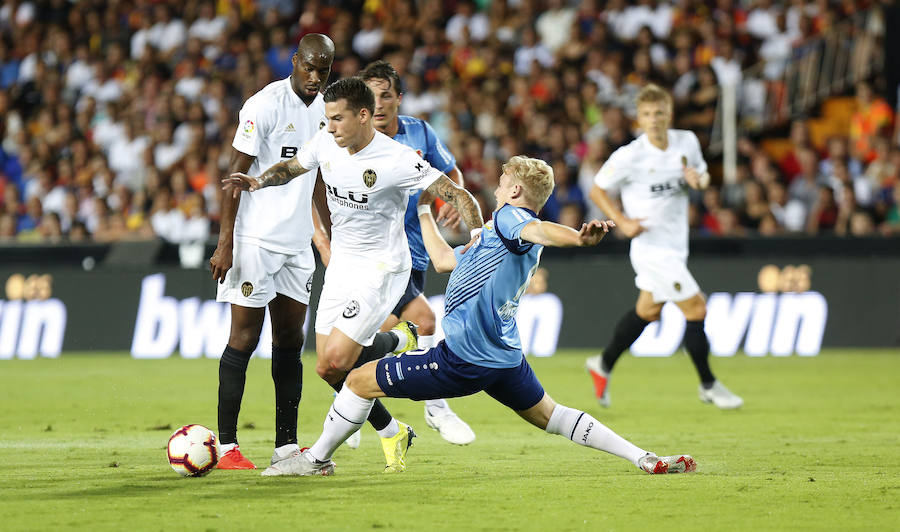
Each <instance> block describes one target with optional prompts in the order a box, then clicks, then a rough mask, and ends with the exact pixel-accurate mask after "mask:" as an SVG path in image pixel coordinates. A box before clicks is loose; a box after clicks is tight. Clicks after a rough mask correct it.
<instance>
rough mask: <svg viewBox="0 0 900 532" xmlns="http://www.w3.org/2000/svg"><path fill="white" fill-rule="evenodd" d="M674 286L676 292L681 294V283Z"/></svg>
mask: <svg viewBox="0 0 900 532" xmlns="http://www.w3.org/2000/svg"><path fill="white" fill-rule="evenodd" d="M673 286H674V287H675V291H676V292H681V283H675V284H674V285H673Z"/></svg>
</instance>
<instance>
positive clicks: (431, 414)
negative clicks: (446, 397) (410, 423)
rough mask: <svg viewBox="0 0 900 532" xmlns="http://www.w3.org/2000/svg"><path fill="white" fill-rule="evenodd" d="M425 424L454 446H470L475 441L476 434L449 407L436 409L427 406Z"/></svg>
mask: <svg viewBox="0 0 900 532" xmlns="http://www.w3.org/2000/svg"><path fill="white" fill-rule="evenodd" d="M425 423H427V424H428V426H429V427H431V428H433V429H434V430H436V431H438V433H439V434H440V435H441V438H444V439H445V440H447V441H448V442H450V443H452V444H455V445H468V444H470V443H472V442H473V441H475V432H474V431H473V430H472V428H471V427H469V425H468V424H467V423H466V422H465V421H463V420H462V419H460V417H459V416H458V415H456V412H454V411H453V410H451V409H450V407H449V406H443V407H435V406H429V405H427V404H426V405H425Z"/></svg>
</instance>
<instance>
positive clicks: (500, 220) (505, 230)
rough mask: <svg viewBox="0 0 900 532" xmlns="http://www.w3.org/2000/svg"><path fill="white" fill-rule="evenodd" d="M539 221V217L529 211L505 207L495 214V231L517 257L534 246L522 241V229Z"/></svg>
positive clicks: (509, 206)
mask: <svg viewBox="0 0 900 532" xmlns="http://www.w3.org/2000/svg"><path fill="white" fill-rule="evenodd" d="M537 219H538V218H537V215H536V214H535V213H533V212H531V211H530V210H528V209H521V208H519V207H513V206H511V205H504V206H503V207H501V208H500V210H498V211H497V212H495V213H494V231H496V232H497V236H499V237H500V240H502V241H503V245H504V246H506V249H508V250H509V251H510V252H512V253H515V254H516V255H524V254H525V253H528V250H530V249H531V247H532V246H533V245H534V244H533V243H531V242H526V241H524V240H522V238H521V235H522V228H524V227H525V226H526V225H528V224H530V223H531V222H534V221H536V220H537Z"/></svg>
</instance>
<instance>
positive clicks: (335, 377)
mask: <svg viewBox="0 0 900 532" xmlns="http://www.w3.org/2000/svg"><path fill="white" fill-rule="evenodd" d="M316 374H317V375H318V376H319V377H320V378H321V379H322V380H323V381H325V382H327V383H328V384H334V383H336V382H340V380H341V379H343V378H344V376H346V375H347V372H346V371H342V370H340V369H338V368H335V367H334V366H333V365H331V364H330V363H328V362H327V361H322V360H320V361H319V362H318V363H317V364H316Z"/></svg>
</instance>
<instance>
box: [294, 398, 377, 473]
mask: <svg viewBox="0 0 900 532" xmlns="http://www.w3.org/2000/svg"><path fill="white" fill-rule="evenodd" d="M374 403H375V399H363V398H362V397H360V396H358V395H356V394H355V393H353V390H351V389H350V388H348V387H347V386H346V385H345V386H344V387H343V388H341V391H340V393H338V394H337V397H335V398H334V402H333V403H331V408H330V409H329V410H328V415H327V416H325V422H324V423H323V424H322V435H321V436H319V439H318V440H316V443H314V444H313V445H312V447H310V448H309V454H310V455H311V456H312V457H313V458H315V459H316V460H319V461H325V460H328V459H330V458H331V455H332V454H334V451H335V450H336V449H337V448H338V447H340V445H341V444H342V443H344V440H346V439H347V438H349V437H350V435H351V434H353V433H354V432H356V431H357V430H359V427H361V426H362V424H363V423H365V422H366V418H367V417H369V411H370V410H372V405H373V404H374Z"/></svg>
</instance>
